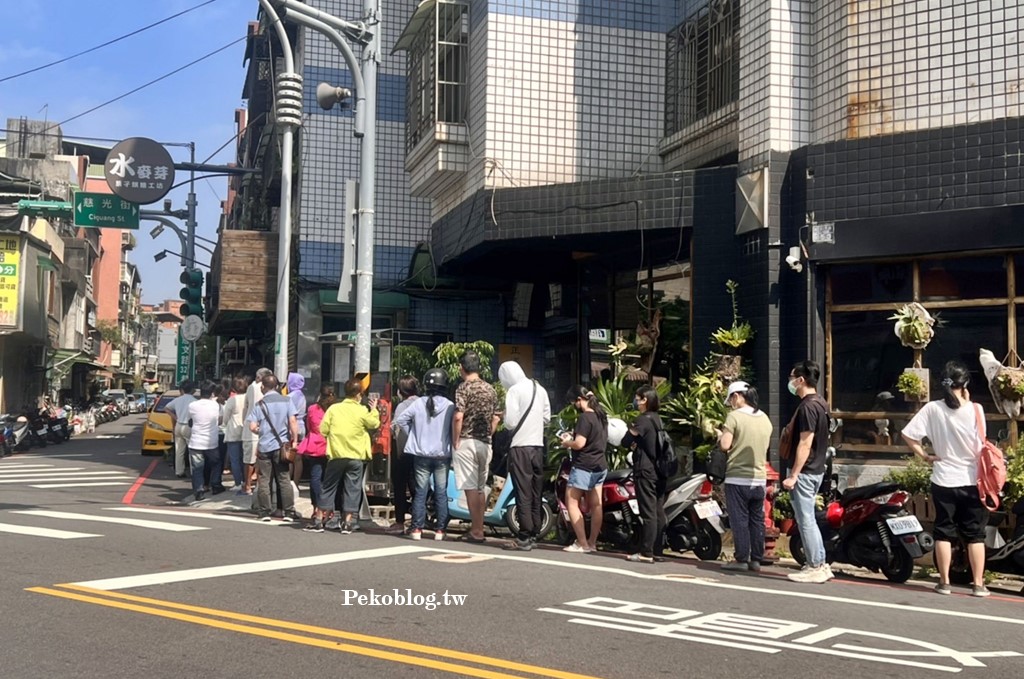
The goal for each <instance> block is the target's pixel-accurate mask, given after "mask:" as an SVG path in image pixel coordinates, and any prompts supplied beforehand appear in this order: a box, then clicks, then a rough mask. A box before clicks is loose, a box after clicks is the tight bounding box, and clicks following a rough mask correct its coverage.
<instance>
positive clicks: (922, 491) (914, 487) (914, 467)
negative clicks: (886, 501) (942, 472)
mask: <svg viewBox="0 0 1024 679" xmlns="http://www.w3.org/2000/svg"><path fill="white" fill-rule="evenodd" d="M882 480H883V481H892V482H893V483H895V484H897V485H899V487H900V488H902V489H903V490H905V491H907V492H908V493H910V494H911V495H927V494H928V491H929V490H931V487H932V468H931V467H929V466H928V465H927V464H926V463H924V462H922V461H921V459H920V458H918V457H917V455H911V456H910V459H909V461H908V462H907V464H906V466H904V467H894V468H892V469H890V470H889V473H888V474H886V475H885V478H884V479H882Z"/></svg>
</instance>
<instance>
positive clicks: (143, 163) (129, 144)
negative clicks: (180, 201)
mask: <svg viewBox="0 0 1024 679" xmlns="http://www.w3.org/2000/svg"><path fill="white" fill-rule="evenodd" d="M103 175H104V176H105V177H106V179H107V185H108V186H109V187H110V190H111V191H113V192H114V193H115V194H116V195H117V196H120V197H121V198H123V199H125V200H127V201H129V202H131V203H137V204H139V205H147V204H149V203H155V202H157V201H158V200H160V199H161V198H163V197H164V196H166V195H167V192H168V191H170V190H171V187H172V186H173V185H174V161H173V160H172V159H171V154H170V153H168V152H167V149H165V148H164V147H163V146H162V145H160V144H158V143H157V142H155V141H153V140H152V139H146V138H145V137H131V138H130V139H125V140H124V141H122V142H118V144H117V146H115V147H114V148H112V149H110V153H108V154H107V162H106V164H105V165H104V166H103Z"/></svg>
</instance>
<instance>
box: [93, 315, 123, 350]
mask: <svg viewBox="0 0 1024 679" xmlns="http://www.w3.org/2000/svg"><path fill="white" fill-rule="evenodd" d="M96 329H97V330H99V332H100V338H101V339H102V340H103V341H104V342H106V343H107V344H109V345H110V346H111V347H113V348H114V349H120V348H121V345H122V344H123V343H124V339H123V338H122V336H121V326H120V324H118V322H117V321H107V320H102V321H97V322H96Z"/></svg>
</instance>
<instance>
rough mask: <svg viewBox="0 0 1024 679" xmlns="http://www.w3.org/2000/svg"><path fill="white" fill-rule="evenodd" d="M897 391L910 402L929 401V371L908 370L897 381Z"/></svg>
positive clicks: (919, 369) (921, 369) (920, 369)
mask: <svg viewBox="0 0 1024 679" xmlns="http://www.w3.org/2000/svg"><path fill="white" fill-rule="evenodd" d="M896 389H897V390H898V391H899V392H900V393H901V394H903V397H904V398H905V399H907V400H908V401H925V400H927V399H928V392H929V385H928V370H927V369H924V368H907V369H906V370H904V371H903V373H902V374H901V375H900V376H899V378H897V380H896Z"/></svg>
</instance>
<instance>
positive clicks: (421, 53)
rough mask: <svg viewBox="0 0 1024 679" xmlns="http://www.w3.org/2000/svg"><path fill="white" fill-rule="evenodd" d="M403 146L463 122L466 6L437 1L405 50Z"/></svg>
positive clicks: (409, 147) (410, 146) (453, 0)
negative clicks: (438, 126) (442, 126)
mask: <svg viewBox="0 0 1024 679" xmlns="http://www.w3.org/2000/svg"><path fill="white" fill-rule="evenodd" d="M408 59H409V60H408V86H407V90H406V134H405V148H406V151H411V150H412V149H413V148H415V147H416V145H417V144H418V143H419V142H420V140H422V139H424V138H426V137H429V136H430V135H431V134H432V132H433V128H434V125H435V124H437V123H439V122H441V123H463V122H466V113H467V108H468V107H467V102H468V97H469V92H468V80H469V4H468V3H467V2H462V1H458V0H438V1H437V3H436V4H435V6H434V12H433V16H432V17H431V19H430V20H429V21H428V23H427V25H425V26H424V27H423V28H422V30H420V32H419V35H418V36H417V37H416V40H415V42H414V43H413V44H412V46H411V47H410V49H409V58H408Z"/></svg>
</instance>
